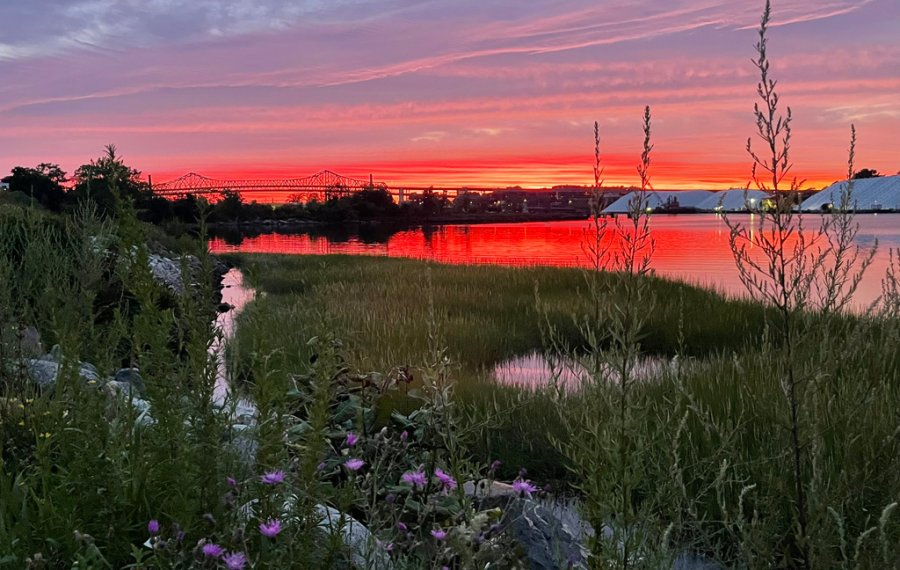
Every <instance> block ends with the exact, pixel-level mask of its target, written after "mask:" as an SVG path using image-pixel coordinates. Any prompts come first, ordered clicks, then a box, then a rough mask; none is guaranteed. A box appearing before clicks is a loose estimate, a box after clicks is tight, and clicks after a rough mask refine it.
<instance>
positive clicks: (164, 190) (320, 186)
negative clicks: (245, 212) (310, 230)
mask: <svg viewBox="0 0 900 570" xmlns="http://www.w3.org/2000/svg"><path fill="white" fill-rule="evenodd" d="M370 187H383V185H376V184H374V183H373V181H372V179H371V178H369V180H363V179H360V178H350V177H347V176H341V175H340V174H336V173H334V172H332V171H330V170H322V171H320V172H317V173H315V174H313V175H312V176H306V177H304V178H257V179H244V180H236V179H235V180H223V179H216V178H207V177H206V176H202V175H200V174H197V173H194V172H191V173H190V174H185V175H184V176H182V177H180V178H176V179H175V180H169V181H168V182H163V183H162V184H151V189H152V190H153V192H154V193H155V194H158V195H160V196H171V197H182V196H188V195H217V194H224V193H225V192H237V193H239V194H252V193H255V192H284V193H285V194H286V195H289V196H290V199H291V200H296V201H308V200H312V199H318V200H323V199H324V200H327V199H329V198H337V197H340V196H346V195H348V194H352V193H354V192H359V191H360V190H363V189H365V188H370Z"/></svg>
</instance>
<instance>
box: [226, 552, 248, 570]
mask: <svg viewBox="0 0 900 570" xmlns="http://www.w3.org/2000/svg"><path fill="white" fill-rule="evenodd" d="M224 561H225V567H226V568H228V570H244V566H246V565H247V555H246V554H244V553H243V552H232V553H231V554H226V555H225V558H224Z"/></svg>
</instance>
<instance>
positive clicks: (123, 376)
mask: <svg viewBox="0 0 900 570" xmlns="http://www.w3.org/2000/svg"><path fill="white" fill-rule="evenodd" d="M113 381H114V382H118V383H119V384H127V385H129V386H131V388H132V389H133V390H135V391H137V393H138V394H140V395H144V393H145V392H144V390H145V387H144V379H143V378H142V377H141V373H140V371H139V370H138V369H137V368H121V369H119V370H117V371H116V374H115V376H114V377H113Z"/></svg>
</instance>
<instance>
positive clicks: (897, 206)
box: [802, 175, 900, 212]
mask: <svg viewBox="0 0 900 570" xmlns="http://www.w3.org/2000/svg"><path fill="white" fill-rule="evenodd" d="M847 188H848V186H847V181H846V180H844V181H842V182H835V183H834V184H832V185H831V186H829V187H828V188H826V189H824V190H820V191H819V192H818V193H816V194H814V195H813V196H811V197H810V198H808V199H806V200H804V202H803V205H802V209H803V211H804V212H828V211H830V210H831V209H833V208H835V207H837V206H838V205H839V204H840V203H841V196H842V192H844V191H845V190H846V189H847ZM848 205H849V209H851V210H856V211H862V212H880V211H889V212H897V211H900V175H898V176H879V177H877V178H861V179H857V180H854V181H853V189H852V193H851V195H850V204H848Z"/></svg>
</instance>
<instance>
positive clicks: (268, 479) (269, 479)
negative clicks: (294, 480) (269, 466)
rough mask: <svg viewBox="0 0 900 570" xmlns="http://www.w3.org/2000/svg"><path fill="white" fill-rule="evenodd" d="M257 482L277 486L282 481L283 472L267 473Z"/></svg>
mask: <svg viewBox="0 0 900 570" xmlns="http://www.w3.org/2000/svg"><path fill="white" fill-rule="evenodd" d="M259 480H260V481H262V482H263V483H264V484H266V485H277V484H279V483H281V482H282V481H284V471H281V470H278V471H269V472H268V473H264V474H263V475H262V476H260V478H259Z"/></svg>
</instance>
